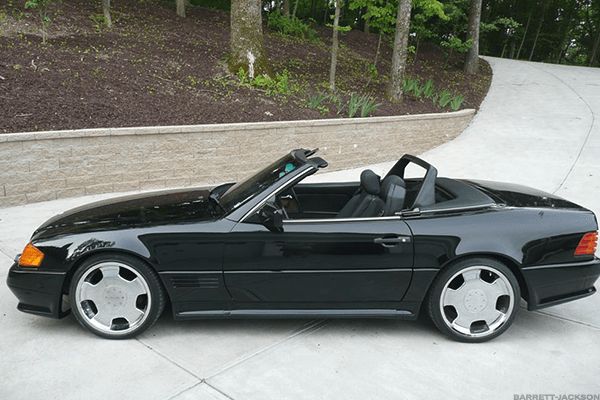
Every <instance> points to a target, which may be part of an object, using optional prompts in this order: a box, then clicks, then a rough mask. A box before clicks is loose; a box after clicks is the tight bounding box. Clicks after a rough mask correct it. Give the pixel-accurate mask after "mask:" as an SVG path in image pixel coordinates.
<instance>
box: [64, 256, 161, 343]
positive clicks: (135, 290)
mask: <svg viewBox="0 0 600 400" xmlns="http://www.w3.org/2000/svg"><path fill="white" fill-rule="evenodd" d="M69 296H70V302H71V309H72V312H73V314H74V315H75V318H76V319H77V320H78V321H79V323H80V324H81V325H83V326H84V327H85V328H87V329H89V330H90V331H92V332H93V333H95V334H96V335H99V336H102V337H105V338H109V339H126V338H130V337H133V336H136V335H138V334H140V333H141V332H143V331H144V330H146V329H148V328H149V327H150V326H152V325H153V324H154V323H155V322H156V320H157V319H158V317H159V316H160V314H162V311H163V309H164V307H165V295H164V292H163V289H162V287H161V284H160V282H159V278H158V276H157V274H156V272H155V271H154V270H152V269H151V268H150V267H148V266H147V265H146V264H145V263H143V262H141V261H140V260H137V259H136V258H133V257H129V256H126V255H120V254H111V255H99V256H94V257H91V258H89V259H88V260H86V261H85V262H84V263H83V264H82V265H81V266H80V267H79V268H78V269H77V270H76V271H75V274H74V275H73V278H72V280H71V286H70V291H69Z"/></svg>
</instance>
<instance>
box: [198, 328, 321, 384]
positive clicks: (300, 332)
mask: <svg viewBox="0 0 600 400" xmlns="http://www.w3.org/2000/svg"><path fill="white" fill-rule="evenodd" d="M328 322H329V320H311V321H309V323H307V324H306V325H305V327H304V328H302V329H299V330H297V331H295V332H294V333H292V334H291V335H289V336H286V337H285V338H283V339H281V340H279V341H277V342H275V343H273V344H270V345H268V346H265V347H263V348H261V349H258V350H256V351H255V352H253V353H250V354H248V355H246V356H243V357H241V358H239V359H238V360H235V361H233V362H231V363H230V364H226V365H225V366H224V367H223V368H221V369H219V370H217V371H216V372H215V373H213V374H212V375H210V376H208V377H207V378H206V379H205V380H206V381H207V383H208V380H209V379H212V378H214V377H215V376H217V375H220V374H222V373H224V372H226V371H228V370H230V369H232V368H234V367H237V366H238V365H240V364H243V363H244V362H246V361H248V360H250V359H251V358H254V357H256V356H258V355H260V354H262V353H264V352H266V351H269V350H271V349H274V348H275V347H278V346H279V345H281V344H283V343H286V342H288V341H289V340H292V339H294V338H296V337H298V336H302V335H303V334H309V333H312V332H314V331H317V330H319V329H320V328H322V327H324V326H325V325H326V324H327V323H328Z"/></svg>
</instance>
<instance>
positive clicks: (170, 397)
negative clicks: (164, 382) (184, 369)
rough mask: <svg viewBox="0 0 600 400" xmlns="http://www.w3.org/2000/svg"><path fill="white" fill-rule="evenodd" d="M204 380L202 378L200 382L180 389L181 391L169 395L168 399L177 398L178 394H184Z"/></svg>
mask: <svg viewBox="0 0 600 400" xmlns="http://www.w3.org/2000/svg"><path fill="white" fill-rule="evenodd" d="M203 382H204V379H203V380H201V381H200V382H196V383H194V384H193V385H191V386H188V387H186V388H185V389H182V390H180V391H179V392H177V393H175V394H174V395H172V396H169V397H168V398H167V400H173V399H175V398H177V397H178V396H180V395H182V394H183V393H185V392H187V391H188V390H192V389H193V388H195V387H197V386H198V385H201V384H202V383H203Z"/></svg>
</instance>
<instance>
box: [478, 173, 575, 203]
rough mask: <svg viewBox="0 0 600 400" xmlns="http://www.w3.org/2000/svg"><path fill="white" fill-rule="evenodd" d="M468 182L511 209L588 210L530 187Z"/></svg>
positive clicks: (491, 182) (503, 183)
mask: <svg viewBox="0 0 600 400" xmlns="http://www.w3.org/2000/svg"><path fill="white" fill-rule="evenodd" d="M467 182H468V183H470V184H471V185H473V186H475V187H477V188H478V189H479V190H481V191H483V192H484V193H485V194H487V195H488V196H490V197H492V198H493V199H494V200H495V201H496V203H501V204H505V205H507V206H510V207H536V208H569V209H580V210H586V209H585V208H583V207H581V206H580V205H577V204H575V203H572V202H570V201H568V200H565V199H563V198H562V197H559V196H556V195H554V194H551V193H546V192H544V191H542V190H538V189H533V188H530V187H528V186H523V185H517V184H514V183H505V182H494V181H480V180H468V181H467Z"/></svg>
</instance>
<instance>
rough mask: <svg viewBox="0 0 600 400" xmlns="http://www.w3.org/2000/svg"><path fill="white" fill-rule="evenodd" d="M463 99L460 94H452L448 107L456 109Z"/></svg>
mask: <svg viewBox="0 0 600 400" xmlns="http://www.w3.org/2000/svg"><path fill="white" fill-rule="evenodd" d="M464 100H465V98H464V97H463V96H462V95H460V94H459V95H456V96H454V97H453V98H452V100H451V101H450V108H451V109H452V111H458V110H459V109H460V106H461V105H462V103H463V101H464Z"/></svg>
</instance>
